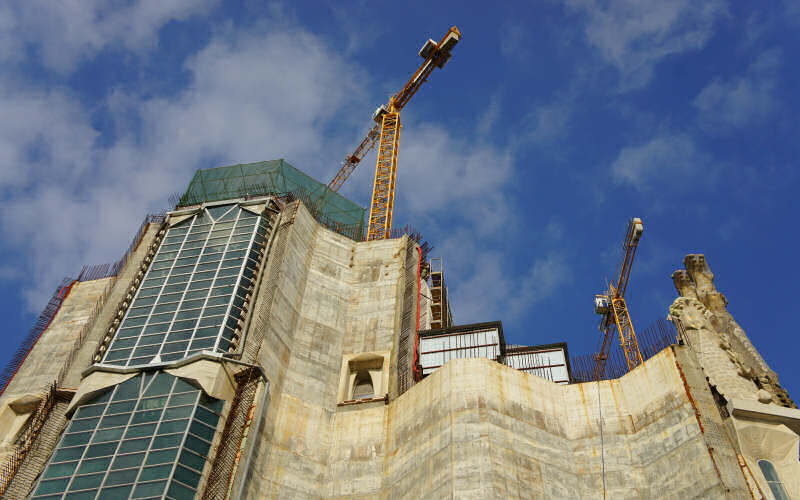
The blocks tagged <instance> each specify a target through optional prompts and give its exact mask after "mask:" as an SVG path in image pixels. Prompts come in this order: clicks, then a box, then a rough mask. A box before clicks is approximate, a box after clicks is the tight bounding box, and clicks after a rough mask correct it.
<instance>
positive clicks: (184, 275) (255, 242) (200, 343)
mask: <svg viewBox="0 0 800 500" xmlns="http://www.w3.org/2000/svg"><path fill="white" fill-rule="evenodd" d="M269 230H270V226H269V220H268V219H267V218H265V217H261V216H258V215H256V214H254V213H252V212H249V211H247V210H244V209H243V208H241V207H240V206H238V205H236V204H232V205H221V206H214V207H209V208H206V209H203V210H201V211H200V212H199V213H198V214H197V215H194V216H193V217H190V218H188V219H186V220H184V221H182V222H180V223H178V224H176V225H174V226H172V227H170V228H169V229H168V230H167V233H166V235H165V236H164V240H163V241H162V242H161V245H160V247H159V249H158V252H157V253H156V255H155V257H154V258H153V262H152V264H151V265H150V267H149V269H148V270H147V274H146V275H145V276H144V279H143V280H142V284H141V286H140V287H139V290H138V291H137V292H136V296H135V297H134V298H133V301H132V303H131V306H130V308H128V310H127V311H126V314H125V317H124V318H123V320H122V323H121V324H120V328H119V330H118V331H117V332H116V336H115V337H114V340H113V341H112V343H111V345H110V346H109V349H108V352H106V355H105V358H104V359H103V363H105V364H112V365H124V366H136V365H146V364H149V363H152V362H167V361H174V360H177V359H181V358H185V357H188V356H190V355H192V354H194V353H197V352H201V351H204V350H211V351H217V352H227V351H228V348H229V347H230V346H231V341H232V339H233V336H234V331H235V329H236V324H237V321H238V319H239V316H240V314H241V309H240V307H241V306H242V304H243V303H244V301H245V295H246V293H247V290H248V288H249V286H250V284H251V283H252V281H253V280H254V279H255V271H254V269H255V264H256V262H257V259H258V252H259V251H260V248H261V246H262V245H263V243H264V241H265V239H266V238H267V234H268V231H269Z"/></svg>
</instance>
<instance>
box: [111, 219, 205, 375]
mask: <svg viewBox="0 0 800 500" xmlns="http://www.w3.org/2000/svg"><path fill="white" fill-rule="evenodd" d="M196 218H197V216H196V215H195V216H194V217H192V221H191V222H190V224H189V228H188V229H187V230H186V234H185V235H184V236H183V239H182V240H181V245H180V247H178V251H177V253H176V254H175V258H174V259H173V260H172V264H171V265H170V267H169V271H168V272H167V274H166V275H165V276H164V283H162V284H161V286H160V287H158V293H157V294H156V295H154V296H153V297H154V299H153V305H152V306H151V308H150V312H149V313H148V314H147V319H146V320H145V322H144V324H142V325H141V326H140V329H139V335H138V336H137V338H136V342H135V343H134V345H133V348H132V349H131V352H130V355H129V356H128V361H129V360H130V359H131V358H132V357H133V353H134V351H135V350H136V347H138V345H139V341H140V340H141V338H142V335H143V334H144V330H145V328H146V327H147V324H148V323H149V321H150V317H151V316H152V315H153V311H154V310H155V308H156V306H157V305H158V301H159V299H160V298H161V294H162V292H163V291H164V287H165V286H167V280H169V277H170V276H171V274H172V269H173V268H174V267H175V263H176V262H177V261H178V259H177V257H178V256H180V254H181V252H182V251H183V247H184V245H185V244H186V239H187V238H188V237H189V234H191V232H192V225H194V221H195V219H196ZM167 237H169V231H167V234H166V235H165V237H164V239H167ZM163 249H164V244H163V240H162V244H161V245H160V246H159V248H158V251H157V252H156V254H155V255H154V256H153V262H155V261H157V260H158V258H159V256H161V254H162V252H163ZM152 270H153V265H152V263H151V265H150V266H149V267H148V268H147V272H146V273H145V275H144V276H143V277H142V283H145V282H146V281H147V279H148V278H149V277H150V272H151V271H152ZM141 291H142V287H141V286H140V287H139V288H138V289H137V290H136V294H134V296H133V299H131V303H130V307H128V310H127V311H125V315H124V316H123V317H122V321H120V323H119V328H117V332H116V335H117V338H115V339H114V341H113V342H112V343H111V344H110V345H109V348H108V350H107V351H106V354H105V356H104V357H103V361H104V362H105V360H106V358H107V357H108V355H109V353H110V352H111V351H112V350H113V349H114V347H115V344H116V343H117V339H118V338H119V337H118V335H119V331H120V330H121V329H122V328H123V327H124V326H125V323H126V320H127V319H128V316H129V315H130V311H131V309H133V306H134V305H135V304H136V302H137V299H138V298H139V295H140V293H141ZM112 363H114V362H113V361H112ZM115 364H116V363H115ZM119 364H127V362H126V361H125V360H124V359H121V360H119Z"/></svg>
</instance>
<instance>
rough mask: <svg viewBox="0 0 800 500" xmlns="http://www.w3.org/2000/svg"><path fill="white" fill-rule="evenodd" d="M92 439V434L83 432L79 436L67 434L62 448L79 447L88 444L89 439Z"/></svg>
mask: <svg viewBox="0 0 800 500" xmlns="http://www.w3.org/2000/svg"><path fill="white" fill-rule="evenodd" d="M90 437H92V433H91V432H81V433H79V434H67V435H66V436H64V441H62V443H63V444H62V445H61V446H77V445H79V444H86V443H88V442H89V438H90Z"/></svg>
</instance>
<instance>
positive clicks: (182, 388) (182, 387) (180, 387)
mask: <svg viewBox="0 0 800 500" xmlns="http://www.w3.org/2000/svg"><path fill="white" fill-rule="evenodd" d="M187 391H194V392H198V389H197V388H196V387H195V386H193V385H192V384H190V383H189V382H186V381H185V380H183V379H180V378H179V379H178V380H177V382H175V389H174V390H173V391H172V392H173V393H178V392H187Z"/></svg>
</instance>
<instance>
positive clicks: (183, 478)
mask: <svg viewBox="0 0 800 500" xmlns="http://www.w3.org/2000/svg"><path fill="white" fill-rule="evenodd" d="M175 479H177V480H178V481H180V482H182V483H184V484H187V485H189V486H191V487H193V488H197V485H198V483H200V474H198V473H196V472H193V471H190V470H189V469H187V468H185V467H181V466H180V465H179V466H178V467H177V468H176V469H175Z"/></svg>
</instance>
